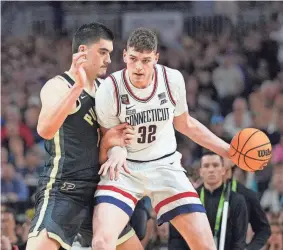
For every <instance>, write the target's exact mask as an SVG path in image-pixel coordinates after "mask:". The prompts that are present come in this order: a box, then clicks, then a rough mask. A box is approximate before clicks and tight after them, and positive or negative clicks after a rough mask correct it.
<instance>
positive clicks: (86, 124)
mask: <svg viewBox="0 0 283 250" xmlns="http://www.w3.org/2000/svg"><path fill="white" fill-rule="evenodd" d="M113 39H114V37H113V34H112V32H111V31H110V30H109V29H108V28H107V27H105V26H104V25H102V24H99V23H92V24H87V25H83V26H82V27H80V28H79V29H78V31H77V32H76V33H75V35H74V38H73V44H72V50H73V61H72V65H71V68H70V70H69V71H68V72H65V73H63V74H62V75H60V76H56V77H54V78H52V79H51V80H49V81H48V82H47V83H46V84H45V85H44V87H43V88H42V90H41V93H40V97H41V101H42V109H41V112H40V115H39V120H38V127H37V130H38V133H39V134H40V135H41V136H42V137H43V138H44V139H45V149H46V152H47V161H46V164H45V167H44V170H43V171H42V173H41V175H40V179H39V184H38V191H37V193H36V204H35V216H34V218H33V220H32V223H31V229H30V233H29V239H28V242H27V248H26V249H27V250H57V249H59V248H60V249H70V248H71V245H72V243H73V241H74V238H75V236H76V235H77V234H78V233H79V232H80V233H81V235H82V236H83V237H85V240H86V241H87V242H89V244H91V238H92V231H91V230H92V213H93V203H92V202H93V196H94V192H95V189H96V185H97V183H98V181H99V175H98V171H99V168H100V166H99V148H98V146H99V140H100V138H99V127H98V123H97V121H96V115H95V111H94V110H95V92H96V89H97V87H98V85H99V81H98V80H97V78H98V77H99V76H101V75H104V74H105V73H106V70H107V66H108V64H109V63H110V62H111V60H110V53H111V51H112V50H113ZM131 138H132V131H131V129H130V128H129V127H128V126H127V124H122V125H119V126H117V127H115V128H114V129H112V130H109V131H108V132H106V134H105V135H104V136H103V138H102V140H101V143H100V144H101V147H100V148H101V150H108V149H109V148H110V147H112V146H114V145H119V146H123V145H125V144H127V143H129V141H130V140H131ZM125 170H126V169H125ZM101 219H102V220H103V218H101ZM119 243H120V245H119V246H118V249H130V250H132V249H142V246H141V244H140V242H139V240H138V238H137V236H136V235H135V234H134V232H133V230H132V229H131V228H130V229H128V228H125V230H124V231H123V232H122V234H121V235H120V239H119V242H118V244H119Z"/></svg>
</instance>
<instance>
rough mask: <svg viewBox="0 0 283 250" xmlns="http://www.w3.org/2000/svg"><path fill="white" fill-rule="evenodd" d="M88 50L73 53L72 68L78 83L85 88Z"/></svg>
mask: <svg viewBox="0 0 283 250" xmlns="http://www.w3.org/2000/svg"><path fill="white" fill-rule="evenodd" d="M86 61H87V60H86V52H78V53H76V54H74V55H73V61H72V68H73V69H74V72H75V75H74V77H75V80H76V85H78V86H79V87H81V88H83V87H84V86H85V85H86V84H87V76H86V72H85V69H84V67H83V66H84V64H85V63H86Z"/></svg>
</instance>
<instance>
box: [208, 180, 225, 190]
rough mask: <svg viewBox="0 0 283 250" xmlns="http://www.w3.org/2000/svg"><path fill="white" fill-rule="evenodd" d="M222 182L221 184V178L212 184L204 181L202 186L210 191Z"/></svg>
mask: <svg viewBox="0 0 283 250" xmlns="http://www.w3.org/2000/svg"><path fill="white" fill-rule="evenodd" d="M222 184H223V181H222V180H221V181H220V182H217V183H214V184H208V183H204V187H205V188H206V189H207V190H209V191H210V192H211V193H212V192H213V191H214V190H216V189H217V188H219V187H220V186H221V185H222Z"/></svg>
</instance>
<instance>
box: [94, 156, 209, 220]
mask: <svg viewBox="0 0 283 250" xmlns="http://www.w3.org/2000/svg"><path fill="white" fill-rule="evenodd" d="M127 163H128V167H129V169H130V171H131V174H127V173H125V172H121V174H120V178H119V179H118V180H117V181H114V180H113V181H111V180H109V176H106V177H102V178H101V181H100V182H99V184H98V186H97V191H96V192H95V195H94V196H95V204H99V203H111V204H113V205H116V206H117V207H119V208H121V209H122V210H123V211H124V212H125V213H127V214H128V215H129V217H131V215H132V213H133V211H134V209H135V205H136V204H137V202H138V200H139V199H141V198H142V197H143V196H149V197H150V198H151V202H152V206H153V207H154V209H155V212H156V214H157V222H158V225H161V224H162V223H164V222H168V221H170V220H172V219H173V218H175V217H176V216H177V215H180V214H186V213H193V212H202V213H205V208H204V207H203V205H202V203H201V201H200V199H199V196H198V194H197V192H196V190H195V189H194V187H193V185H192V184H191V183H190V181H189V179H188V178H187V177H186V174H185V170H184V168H183V167H182V166H181V164H180V160H177V161H175V162H171V164H170V163H167V164H164V162H163V163H162V164H160V162H159V164H158V162H145V163H134V162H130V161H128V162H127Z"/></svg>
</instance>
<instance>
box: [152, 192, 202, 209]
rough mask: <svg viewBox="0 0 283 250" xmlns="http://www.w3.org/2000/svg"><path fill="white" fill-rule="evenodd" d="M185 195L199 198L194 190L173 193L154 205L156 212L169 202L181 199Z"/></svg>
mask: <svg viewBox="0 0 283 250" xmlns="http://www.w3.org/2000/svg"><path fill="white" fill-rule="evenodd" d="M186 197H195V198H199V196H198V194H197V193H196V192H184V193H180V194H176V195H173V196H171V197H169V198H167V199H165V200H163V201H160V202H159V203H158V204H157V205H156V207H155V209H154V210H155V212H156V214H157V213H158V212H159V210H160V209H161V208H162V207H163V206H165V205H167V204H169V203H170V202H173V201H176V200H179V199H182V198H186Z"/></svg>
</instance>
